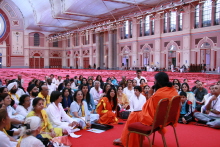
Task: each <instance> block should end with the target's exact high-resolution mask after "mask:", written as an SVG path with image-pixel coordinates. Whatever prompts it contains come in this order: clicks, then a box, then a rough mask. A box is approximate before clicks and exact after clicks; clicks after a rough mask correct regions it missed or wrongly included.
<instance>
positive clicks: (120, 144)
mask: <svg viewBox="0 0 220 147" xmlns="http://www.w3.org/2000/svg"><path fill="white" fill-rule="evenodd" d="M113 144H114V145H117V146H123V144H122V142H121V140H120V138H118V139H115V140H114V141H113Z"/></svg>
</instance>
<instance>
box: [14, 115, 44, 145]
mask: <svg viewBox="0 0 220 147" xmlns="http://www.w3.org/2000/svg"><path fill="white" fill-rule="evenodd" d="M24 125H25V127H23V129H22V133H21V137H20V139H19V141H18V144H17V147H45V145H44V144H43V143H42V142H41V141H40V140H39V139H37V138H36V136H37V135H38V134H39V133H40V131H41V119H40V118H39V117H37V116H31V117H28V118H26V119H25V122H24Z"/></svg>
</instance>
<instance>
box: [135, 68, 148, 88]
mask: <svg viewBox="0 0 220 147" xmlns="http://www.w3.org/2000/svg"><path fill="white" fill-rule="evenodd" d="M136 74H137V77H135V78H134V79H135V80H136V81H137V86H140V85H141V84H140V81H141V79H144V80H145V82H147V79H146V78H145V77H142V76H141V75H142V71H141V70H137V71H136Z"/></svg>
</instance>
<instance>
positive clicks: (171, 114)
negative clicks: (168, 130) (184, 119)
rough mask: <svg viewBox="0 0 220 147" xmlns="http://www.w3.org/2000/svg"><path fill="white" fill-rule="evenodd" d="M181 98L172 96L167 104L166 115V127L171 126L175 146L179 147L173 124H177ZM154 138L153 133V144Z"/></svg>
mask: <svg viewBox="0 0 220 147" xmlns="http://www.w3.org/2000/svg"><path fill="white" fill-rule="evenodd" d="M180 103H181V97H180V96H174V97H173V98H172V99H171V101H170V104H169V108H168V113H167V120H166V123H165V124H166V125H165V126H164V127H166V126H172V128H173V131H174V134H175V138H176V144H177V146H178V147H179V142H178V138H177V134H176V129H175V124H176V123H177V122H178V119H179V115H180V107H181V104H180ZM154 137H155V133H154V134H153V143H152V144H154Z"/></svg>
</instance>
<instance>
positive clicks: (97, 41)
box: [95, 33, 100, 68]
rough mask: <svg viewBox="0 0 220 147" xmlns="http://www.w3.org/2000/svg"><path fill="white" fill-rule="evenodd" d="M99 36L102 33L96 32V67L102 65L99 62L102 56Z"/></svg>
mask: <svg viewBox="0 0 220 147" xmlns="http://www.w3.org/2000/svg"><path fill="white" fill-rule="evenodd" d="M99 36H100V33H96V62H95V64H96V68H97V67H100V64H99V61H100V58H99V52H100V49H99V46H100V42H99Z"/></svg>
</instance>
